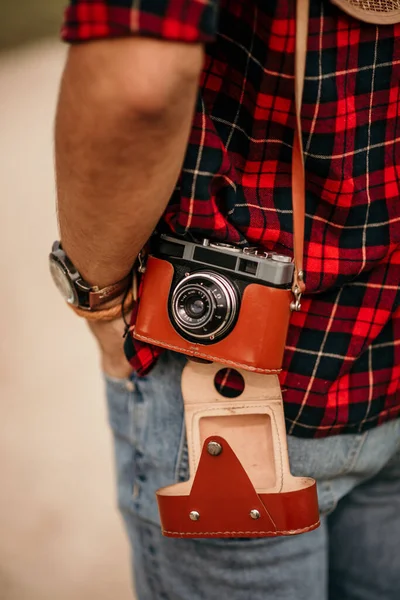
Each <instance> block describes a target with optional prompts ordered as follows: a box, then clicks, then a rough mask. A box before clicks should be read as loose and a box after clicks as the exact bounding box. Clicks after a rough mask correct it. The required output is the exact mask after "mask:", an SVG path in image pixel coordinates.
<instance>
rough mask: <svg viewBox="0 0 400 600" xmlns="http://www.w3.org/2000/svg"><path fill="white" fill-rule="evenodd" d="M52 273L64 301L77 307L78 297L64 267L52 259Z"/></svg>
mask: <svg viewBox="0 0 400 600" xmlns="http://www.w3.org/2000/svg"><path fill="white" fill-rule="evenodd" d="M50 273H51V276H52V277H53V281H54V283H55V284H56V286H57V287H58V289H59V290H60V292H61V294H62V297H63V298H64V300H66V301H67V302H68V303H69V304H74V305H77V304H78V297H77V294H76V291H75V288H74V287H73V286H72V284H71V281H70V280H69V277H68V275H67V274H66V273H65V271H64V269H63V268H62V266H61V265H60V264H59V263H58V262H57V261H56V260H54V259H53V258H50Z"/></svg>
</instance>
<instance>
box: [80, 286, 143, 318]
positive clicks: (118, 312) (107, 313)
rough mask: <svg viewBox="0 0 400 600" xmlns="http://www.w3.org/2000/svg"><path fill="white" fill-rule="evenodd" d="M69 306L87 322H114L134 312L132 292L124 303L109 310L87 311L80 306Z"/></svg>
mask: <svg viewBox="0 0 400 600" xmlns="http://www.w3.org/2000/svg"><path fill="white" fill-rule="evenodd" d="M69 306H70V307H71V308H72V310H73V311H74V312H75V313H76V314H77V315H78V316H79V317H83V318H84V319H86V320H87V321H114V319H119V318H120V317H122V316H123V315H124V314H125V315H126V314H127V313H129V311H130V310H132V306H133V294H132V291H131V290H129V292H128V294H127V296H126V298H125V300H124V302H122V301H121V302H119V303H118V304H116V305H115V306H110V307H109V308H104V309H102V310H85V309H84V308H80V307H79V306H73V305H72V304H70V305H69Z"/></svg>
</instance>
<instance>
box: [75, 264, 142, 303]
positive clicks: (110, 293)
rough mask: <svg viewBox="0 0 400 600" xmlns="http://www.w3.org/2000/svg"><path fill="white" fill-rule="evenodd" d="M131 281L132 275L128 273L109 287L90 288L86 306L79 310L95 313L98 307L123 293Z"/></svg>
mask: <svg viewBox="0 0 400 600" xmlns="http://www.w3.org/2000/svg"><path fill="white" fill-rule="evenodd" d="M131 281H132V273H128V275H127V276H126V277H124V278H123V279H121V280H120V281H117V282H116V283H113V284H111V285H107V286H106V287H103V288H99V287H95V286H94V287H92V288H91V289H90V291H89V294H88V306H87V307H83V306H81V307H80V308H81V309H82V310H87V311H96V310H98V308H99V307H101V306H103V304H106V303H107V302H110V301H111V300H114V298H118V296H121V295H122V294H123V293H124V292H126V290H127V288H128V287H129V285H130V284H131Z"/></svg>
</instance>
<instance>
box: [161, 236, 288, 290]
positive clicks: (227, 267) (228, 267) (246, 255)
mask: <svg viewBox="0 0 400 600" xmlns="http://www.w3.org/2000/svg"><path fill="white" fill-rule="evenodd" d="M154 241H155V240H154ZM156 254H157V255H159V256H160V257H166V258H168V259H170V260H174V259H180V260H182V261H187V262H192V263H196V265H199V268H200V267H203V268H212V267H215V268H216V269H223V270H224V271H226V272H230V273H231V274H232V275H233V274H236V277H244V278H246V279H250V280H254V283H256V282H258V283H262V284H264V285H273V286H277V287H283V286H290V285H291V284H292V281H293V273H294V264H293V262H292V259H291V258H290V256H286V255H283V254H278V253H276V252H259V251H258V250H257V248H253V247H247V248H244V249H243V250H242V249H241V248H238V247H237V246H230V245H228V244H220V243H215V242H210V240H208V239H204V240H203V241H202V243H196V242H191V241H187V240H183V239H179V238H175V237H172V236H169V235H165V234H162V235H161V236H160V237H159V238H158V239H157V242H156Z"/></svg>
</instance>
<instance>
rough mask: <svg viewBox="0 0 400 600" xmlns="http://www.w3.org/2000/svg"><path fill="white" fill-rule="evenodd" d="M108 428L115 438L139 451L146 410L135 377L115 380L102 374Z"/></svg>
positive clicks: (143, 433)
mask: <svg viewBox="0 0 400 600" xmlns="http://www.w3.org/2000/svg"><path fill="white" fill-rule="evenodd" d="M104 379H105V384H106V395H107V404H108V418H109V422H110V426H111V428H112V430H113V432H114V434H115V435H116V436H117V437H120V438H122V439H125V440H126V441H127V442H129V443H130V444H132V445H133V446H135V447H138V448H139V449H140V448H141V447H142V446H143V440H144V436H145V426H146V409H145V403H144V401H143V396H142V394H141V392H140V390H139V388H138V386H137V385H136V376H135V375H134V374H132V376H131V377H127V378H123V379H120V378H116V377H111V376H109V375H107V374H104Z"/></svg>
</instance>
